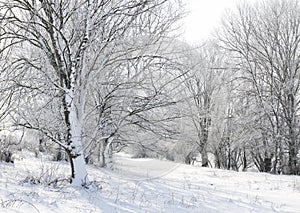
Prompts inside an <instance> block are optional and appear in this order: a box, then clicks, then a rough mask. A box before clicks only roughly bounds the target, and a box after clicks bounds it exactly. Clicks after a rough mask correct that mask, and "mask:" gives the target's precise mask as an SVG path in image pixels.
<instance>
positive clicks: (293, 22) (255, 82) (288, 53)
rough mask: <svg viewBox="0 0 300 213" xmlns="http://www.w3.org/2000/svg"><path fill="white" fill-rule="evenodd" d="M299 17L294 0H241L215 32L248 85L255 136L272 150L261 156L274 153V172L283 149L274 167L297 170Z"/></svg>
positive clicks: (266, 156) (289, 170)
mask: <svg viewBox="0 0 300 213" xmlns="http://www.w3.org/2000/svg"><path fill="white" fill-rule="evenodd" d="M299 23H300V13H299V1H297V0H289V1H268V2H267V1H264V2H261V3H257V4H243V5H241V6H240V7H239V8H238V10H237V12H236V13H232V14H231V15H229V16H228V17H227V18H226V19H225V21H224V27H223V31H221V32H220V40H221V41H222V43H223V46H224V47H225V48H226V49H227V50H229V51H231V52H232V53H233V58H234V61H235V62H236V66H237V68H239V69H240V70H241V71H242V72H241V78H240V79H242V81H243V82H244V83H245V84H246V85H248V86H249V88H248V89H247V91H245V92H246V93H245V95H248V96H251V97H252V98H251V101H252V102H253V103H255V104H256V106H257V109H256V113H255V114H256V116H258V118H257V120H261V121H262V120H263V122H261V125H260V128H259V129H260V131H261V139H260V140H261V141H262V144H263V145H265V146H268V147H270V148H271V149H269V150H272V151H268V152H269V154H267V153H266V155H265V159H266V158H273V170H274V172H276V170H277V168H278V163H279V162H282V163H283V161H284V159H283V158H284V154H283V153H287V156H288V160H287V161H288V162H287V165H285V166H283V165H280V167H281V168H279V170H280V171H282V170H283V169H284V168H283V167H285V169H284V170H285V173H289V174H297V173H298V172H299V162H298V161H299V159H298V158H297V153H298V152H299V126H298V124H297V120H298V112H299V101H298V99H299V81H298V79H299V62H300V60H299V58H298V55H299V44H300V43H299V42H300V40H299V30H300V25H299ZM258 112H259V113H258ZM257 124H259V123H257ZM269 133H271V135H270V134H269ZM262 161H263V162H264V161H265V160H262ZM282 163H280V164H282Z"/></svg>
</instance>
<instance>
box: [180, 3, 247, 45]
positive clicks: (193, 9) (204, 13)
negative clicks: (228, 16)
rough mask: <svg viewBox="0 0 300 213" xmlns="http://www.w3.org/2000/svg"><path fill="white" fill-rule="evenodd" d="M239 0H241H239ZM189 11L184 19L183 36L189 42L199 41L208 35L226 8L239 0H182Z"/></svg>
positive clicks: (233, 5) (232, 6) (231, 6)
mask: <svg viewBox="0 0 300 213" xmlns="http://www.w3.org/2000/svg"><path fill="white" fill-rule="evenodd" d="M240 1H241V0H240ZM183 2H184V3H185V4H186V6H187V8H186V9H187V11H190V13H189V14H188V15H187V17H186V18H185V19H184V20H183V21H184V25H183V28H184V31H185V33H184V35H183V38H184V39H185V40H186V41H188V42H189V43H199V42H201V41H202V40H204V39H206V38H208V37H209V34H210V32H211V31H213V29H214V28H216V27H217V26H218V24H219V22H220V19H221V17H222V14H223V13H224V12H225V11H226V9H228V8H234V7H235V5H236V3H237V2H239V0H183Z"/></svg>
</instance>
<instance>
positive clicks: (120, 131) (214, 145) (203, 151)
mask: <svg viewBox="0 0 300 213" xmlns="http://www.w3.org/2000/svg"><path fill="white" fill-rule="evenodd" d="M299 9H300V8H299V1H298V0H288V1H283V0H272V1H268V2H267V1H263V2H259V3H258V2H257V3H249V4H246V3H243V4H240V5H239V6H238V7H237V8H236V10H232V11H230V12H228V13H227V14H226V16H224V17H223V19H222V20H223V21H222V26H221V27H219V28H218V29H217V30H216V33H215V36H214V39H211V40H209V41H205V42H203V44H201V45H199V46H192V45H189V44H187V43H186V42H184V41H181V40H180V39H179V38H178V37H176V36H174V32H176V26H177V25H176V24H177V23H178V21H179V20H180V19H181V18H182V17H183V16H184V11H183V9H182V2H181V1H179V0H140V1H132V0H126V1H124V0H122V1H121V0H85V1H77V0H72V1H62V0H54V1H48V0H30V1H29V0H12V1H1V3H0V11H1V12H0V22H1V24H0V49H1V50H0V64H1V68H0V69H1V72H0V75H1V79H0V90H1V93H0V96H1V99H0V109H1V110H0V112H1V113H0V119H1V130H2V132H3V135H2V136H1V142H0V144H1V146H0V147H1V151H0V156H1V159H2V160H7V161H9V158H10V156H11V153H12V152H13V151H14V149H16V148H14V147H18V149H24V148H26V147H27V148H28V147H29V146H32V147H33V149H38V152H39V151H41V152H45V151H46V150H47V152H49V153H50V154H51V155H53V156H55V157H56V159H58V160H62V159H64V158H65V159H67V160H68V161H69V162H70V166H71V171H72V173H71V177H70V182H71V183H72V184H73V185H76V186H85V185H86V184H88V183H89V180H88V174H87V171H86V164H87V163H93V164H96V165H98V166H102V167H104V166H108V164H109V163H113V162H110V161H111V160H110V159H112V158H111V157H112V155H113V154H114V153H115V152H119V151H121V150H126V151H127V152H131V153H132V154H134V155H135V157H160V158H167V159H169V160H174V161H180V162H185V163H188V164H193V163H194V162H195V161H198V160H199V159H200V160H201V165H202V166H205V167H206V166H211V167H217V168H223V169H232V170H236V171H241V170H243V171H246V170H247V169H248V168H251V167H256V168H257V169H258V170H259V171H262V172H272V173H275V174H278V173H283V174H299V172H300V165H299V118H298V117H299V113H298V111H299V83H300V81H299V62H300V59H299V47H298V45H299V41H300V12H299V11H300V10H299ZM171 35H173V36H171ZM8 131H12V132H13V136H7V133H5V132H8ZM24 135H25V136H24ZM26 136H27V138H30V136H32V138H35V139H32V138H31V139H30V140H29V139H27V142H26V143H25V142H22V141H25V139H24V138H26ZM35 136H37V137H35ZM9 137H10V138H9ZM11 137H13V139H12V138H11ZM36 138H38V139H36ZM21 139H24V140H21ZM29 144H31V145H29Z"/></svg>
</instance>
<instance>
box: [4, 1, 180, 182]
mask: <svg viewBox="0 0 300 213" xmlns="http://www.w3.org/2000/svg"><path fill="white" fill-rule="evenodd" d="M171 5H172V2H171V1H166V0H150V1H148V0H145V1H144V0H143V1H138V2H137V1H130V0H128V1H121V0H102V1H92V0H87V1H62V0H56V1H35V0H34V1H27V0H13V1H9V2H7V1H3V2H1V5H0V8H1V21H2V29H3V33H2V35H1V40H6V41H9V45H7V48H8V47H11V46H13V47H14V52H13V53H12V54H11V55H12V56H13V58H15V60H14V62H13V67H12V69H15V70H18V71H19V72H23V73H25V74H24V75H25V77H27V78H30V76H32V75H33V76H34V78H36V79H37V80H38V82H34V81H29V82H24V81H23V80H22V79H20V80H19V82H17V83H18V85H19V86H21V87H22V88H23V89H24V88H25V90H26V91H27V92H28V91H31V92H33V91H38V94H39V95H40V96H43V97H44V98H42V99H41V100H42V101H41V102H43V103H47V104H46V105H45V107H43V110H46V109H47V108H48V109H49V108H50V109H51V110H54V111H56V112H58V113H57V114H56V115H57V116H56V117H57V121H58V122H59V126H61V127H63V128H62V129H61V130H60V131H59V132H58V136H57V134H56V133H55V132H53V131H52V129H51V128H50V129H49V128H47V126H48V125H45V126H43V125H41V123H40V122H36V124H39V125H35V124H34V123H32V122H29V119H28V117H27V116H21V118H22V119H20V122H19V124H20V125H23V126H25V127H27V128H31V129H36V130H38V131H40V132H43V133H44V134H45V135H46V136H47V137H49V138H50V139H51V140H53V141H54V142H55V143H57V144H59V145H60V146H61V147H63V148H64V150H65V151H66V153H67V154H68V156H69V159H70V164H71V169H72V176H71V182H72V184H74V185H86V183H88V179H87V172H86V169H85V161H84V154H83V144H82V142H83V141H82V140H83V136H84V134H83V131H84V124H85V118H86V105H87V95H88V94H89V93H90V92H91V90H90V89H91V88H90V85H91V82H93V80H94V79H97V78H98V77H99V76H100V75H105V72H104V70H105V69H106V68H108V67H111V65H112V64H117V63H118V62H120V61H122V60H125V59H126V54H127V53H128V52H132V51H136V52H137V54H136V56H138V55H139V54H138V51H139V50H138V49H136V48H135V47H136V45H134V46H132V45H131V44H133V41H134V39H135V38H136V36H135V35H136V34H134V33H135V32H139V33H143V34H142V35H143V37H139V38H142V39H143V42H142V44H151V43H156V42H158V41H159V39H160V38H162V37H163V35H164V34H165V33H166V32H167V29H169V28H170V27H171V25H172V23H173V22H174V21H175V20H176V18H177V16H178V13H177V11H174V10H173V9H172V8H174V7H172V6H171ZM174 5H175V4H174ZM174 5H173V6H174ZM159 11H160V13H159ZM162 11H164V12H165V13H162ZM172 11H173V12H174V13H172ZM158 14H159V15H158ZM145 17H146V18H147V19H145ZM152 22H155V23H157V25H156V26H155V27H153V25H151V24H150V23H152ZM44 79H45V80H46V81H43V80H44ZM45 84H47V85H45ZM36 86H39V87H36ZM40 86H44V87H42V88H49V87H50V88H51V89H49V90H48V92H50V93H51V94H54V95H53V96H49V95H47V93H45V91H44V89H40ZM45 86H46V87H45ZM31 94H32V93H31ZM54 97H55V98H54ZM54 101H57V103H56V107H53V105H51V104H52V103H53V102H54ZM50 103H51V104H50ZM46 106H47V107H46ZM51 110H50V112H51ZM47 112H49V110H47ZM48 114H49V113H48ZM50 114H51V113H50ZM54 117H55V116H54ZM59 117H60V119H61V120H60V119H59ZM44 124H45V122H44ZM54 129H55V128H54ZM56 129H57V128H56Z"/></svg>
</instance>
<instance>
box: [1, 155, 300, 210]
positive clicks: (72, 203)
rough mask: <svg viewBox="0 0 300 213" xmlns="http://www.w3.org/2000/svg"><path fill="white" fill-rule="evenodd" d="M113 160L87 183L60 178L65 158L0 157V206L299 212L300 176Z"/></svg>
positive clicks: (92, 169)
mask: <svg viewBox="0 0 300 213" xmlns="http://www.w3.org/2000/svg"><path fill="white" fill-rule="evenodd" d="M24 156H26V157H24ZM115 163H116V168H115V169H114V170H109V169H97V168H96V167H92V166H90V167H88V172H89V175H90V176H89V178H90V180H91V181H93V184H92V186H91V187H90V188H89V189H78V188H74V187H71V186H68V185H65V182H60V181H58V183H57V184H56V181H55V179H56V178H57V177H59V178H61V179H63V178H64V177H67V175H68V174H69V165H68V164H67V163H61V162H59V163H58V162H51V161H48V160H47V159H46V158H45V157H44V158H40V159H37V158H34V156H33V155H28V154H26V155H23V157H20V158H18V159H16V160H15V164H7V163H0V212H30V213H34V212H41V213H44V212H105V213H106V212H109V213H110V212H153V213H154V212H164V213H165V212H175V213H176V212H264V213H265V212H300V177H297V176H275V175H270V174H264V173H251V172H243V173H242V172H241V173H237V172H233V171H223V170H217V169H209V168H199V167H195V166H188V165H182V164H176V163H173V162H168V161H159V160H155V159H132V158H130V156H127V155H125V154H119V155H117V156H116V159H115ZM51 181H52V182H53V184H51V185H50V186H47V185H43V183H46V182H51ZM37 182H40V183H38V184H36V183H37Z"/></svg>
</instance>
